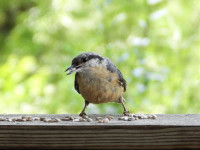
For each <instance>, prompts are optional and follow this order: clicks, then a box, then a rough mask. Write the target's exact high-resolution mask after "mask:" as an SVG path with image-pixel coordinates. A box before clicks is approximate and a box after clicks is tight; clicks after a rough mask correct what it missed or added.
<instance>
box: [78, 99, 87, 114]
mask: <svg viewBox="0 0 200 150" xmlns="http://www.w3.org/2000/svg"><path fill="white" fill-rule="evenodd" d="M88 105H89V102H88V101H85V106H84V108H83V110H82V111H81V113H80V114H79V116H81V117H83V116H86V113H85V109H86V107H87V106H88Z"/></svg>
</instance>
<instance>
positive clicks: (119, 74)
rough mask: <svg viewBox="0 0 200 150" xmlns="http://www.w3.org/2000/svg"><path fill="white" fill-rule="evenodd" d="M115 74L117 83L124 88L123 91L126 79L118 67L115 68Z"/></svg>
mask: <svg viewBox="0 0 200 150" xmlns="http://www.w3.org/2000/svg"><path fill="white" fill-rule="evenodd" d="M117 74H118V76H119V84H120V85H122V86H123V88H124V92H125V91H126V80H125V79H124V77H123V76H122V73H121V72H120V70H119V69H117Z"/></svg>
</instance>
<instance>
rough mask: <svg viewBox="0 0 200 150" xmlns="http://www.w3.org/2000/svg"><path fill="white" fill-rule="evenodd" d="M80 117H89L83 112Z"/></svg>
mask: <svg viewBox="0 0 200 150" xmlns="http://www.w3.org/2000/svg"><path fill="white" fill-rule="evenodd" d="M79 116H80V117H85V116H87V115H86V113H85V112H81V113H80V114H79Z"/></svg>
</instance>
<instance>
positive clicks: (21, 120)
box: [15, 118, 25, 122]
mask: <svg viewBox="0 0 200 150" xmlns="http://www.w3.org/2000/svg"><path fill="white" fill-rule="evenodd" d="M15 121H18V122H24V121H25V120H24V119H21V118H16V119H15Z"/></svg>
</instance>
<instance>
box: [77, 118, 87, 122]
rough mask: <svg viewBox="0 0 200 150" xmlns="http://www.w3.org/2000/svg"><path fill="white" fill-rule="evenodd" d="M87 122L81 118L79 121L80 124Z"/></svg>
mask: <svg viewBox="0 0 200 150" xmlns="http://www.w3.org/2000/svg"><path fill="white" fill-rule="evenodd" d="M86 121H87V120H86V119H84V118H80V119H79V122H86Z"/></svg>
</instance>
